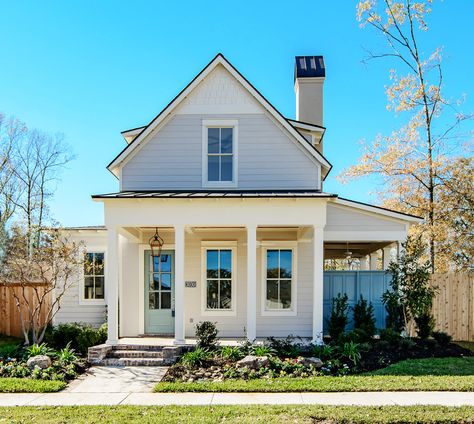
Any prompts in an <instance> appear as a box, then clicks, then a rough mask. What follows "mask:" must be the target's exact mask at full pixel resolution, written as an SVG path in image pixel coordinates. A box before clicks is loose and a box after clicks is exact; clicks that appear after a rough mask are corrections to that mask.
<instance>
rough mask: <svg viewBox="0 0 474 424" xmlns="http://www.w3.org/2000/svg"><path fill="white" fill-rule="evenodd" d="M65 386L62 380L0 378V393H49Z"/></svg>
mask: <svg viewBox="0 0 474 424" xmlns="http://www.w3.org/2000/svg"><path fill="white" fill-rule="evenodd" d="M65 387H66V383H64V382H63V381H57V380H56V381H50V380H47V381H45V380H32V379H30V378H0V393H50V392H59V391H60V390H62V389H64V388H65Z"/></svg>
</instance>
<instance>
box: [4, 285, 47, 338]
mask: <svg viewBox="0 0 474 424" xmlns="http://www.w3.org/2000/svg"><path fill="white" fill-rule="evenodd" d="M46 287H47V285H46V284H44V283H36V284H30V285H28V286H25V297H26V299H27V300H28V302H29V303H30V305H37V304H38V302H37V297H36V294H35V288H36V289H37V290H38V292H39V293H40V298H41V294H42V293H44V291H45V290H46ZM14 294H16V295H17V296H18V298H19V299H20V304H21V307H22V313H23V316H24V317H26V316H28V308H27V306H26V302H25V301H24V300H23V294H22V286H21V284H19V283H8V284H2V283H0V334H5V335H7V336H17V337H23V332H22V329H21V320H20V312H19V311H18V307H17V303H16V299H15V296H14ZM51 301H52V296H51V295H49V296H47V297H46V299H45V304H44V305H43V307H42V310H41V312H40V315H39V319H40V322H41V323H44V321H45V319H46V314H47V312H48V310H49V308H50V305H51Z"/></svg>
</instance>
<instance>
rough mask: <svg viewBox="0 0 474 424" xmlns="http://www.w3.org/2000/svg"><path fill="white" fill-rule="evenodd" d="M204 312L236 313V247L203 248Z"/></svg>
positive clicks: (216, 313) (218, 313)
mask: <svg viewBox="0 0 474 424" xmlns="http://www.w3.org/2000/svg"><path fill="white" fill-rule="evenodd" d="M203 271H204V272H203V277H204V278H203V290H202V294H203V299H202V302H203V312H204V314H207V315H221V314H223V315H234V314H235V299H234V297H235V296H234V293H235V249H234V248H232V247H224V246H222V247H221V246H218V247H205V248H203Z"/></svg>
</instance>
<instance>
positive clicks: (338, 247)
mask: <svg viewBox="0 0 474 424" xmlns="http://www.w3.org/2000/svg"><path fill="white" fill-rule="evenodd" d="M392 243H393V242H392V241H385V242H350V241H349V242H325V243H324V259H345V258H346V256H347V254H346V252H347V250H349V251H350V252H352V255H351V256H352V257H353V258H360V257H364V256H367V255H369V254H370V253H373V252H375V251H377V250H380V249H382V248H384V247H386V246H389V245H390V244H392Z"/></svg>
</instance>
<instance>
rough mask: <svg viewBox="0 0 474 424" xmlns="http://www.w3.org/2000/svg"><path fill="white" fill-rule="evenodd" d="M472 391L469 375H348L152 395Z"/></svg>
mask: <svg viewBox="0 0 474 424" xmlns="http://www.w3.org/2000/svg"><path fill="white" fill-rule="evenodd" d="M372 391H461V392H472V391H474V375H472V376H466V375H465V376H406V375H400V376H399V375H394V376H389V375H374V376H371V375H364V376H361V375H357V376H355V375H350V376H345V377H332V376H323V377H308V378H290V377H281V378H273V379H255V380H237V379H236V380H233V379H230V380H224V381H219V382H214V381H203V382H193V383H180V382H175V383H163V382H162V383H158V384H157V385H156V386H155V392H372Z"/></svg>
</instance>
